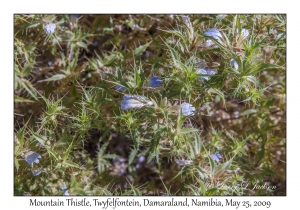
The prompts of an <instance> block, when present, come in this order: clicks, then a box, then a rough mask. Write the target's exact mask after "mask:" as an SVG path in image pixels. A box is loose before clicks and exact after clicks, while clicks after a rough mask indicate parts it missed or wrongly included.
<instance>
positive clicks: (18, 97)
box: [14, 95, 34, 103]
mask: <svg viewBox="0 0 300 210" xmlns="http://www.w3.org/2000/svg"><path fill="white" fill-rule="evenodd" d="M14 102H16V103H23V102H26V103H32V102H34V101H32V100H29V99H26V98H22V97H20V96H17V95H14Z"/></svg>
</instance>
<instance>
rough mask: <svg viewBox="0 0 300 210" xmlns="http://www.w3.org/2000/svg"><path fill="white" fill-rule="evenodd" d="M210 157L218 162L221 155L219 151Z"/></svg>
mask: <svg viewBox="0 0 300 210" xmlns="http://www.w3.org/2000/svg"><path fill="white" fill-rule="evenodd" d="M210 157H211V159H213V160H215V161H217V162H220V159H222V155H220V154H219V153H216V154H212V155H211V156H210Z"/></svg>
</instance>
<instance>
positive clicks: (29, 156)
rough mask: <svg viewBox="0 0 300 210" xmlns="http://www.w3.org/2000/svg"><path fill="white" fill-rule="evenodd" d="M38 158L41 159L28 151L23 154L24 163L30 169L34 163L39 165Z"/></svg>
mask: <svg viewBox="0 0 300 210" xmlns="http://www.w3.org/2000/svg"><path fill="white" fill-rule="evenodd" d="M38 158H42V157H41V156H40V155H39V154H38V153H36V152H32V151H30V152H28V153H26V154H25V161H26V162H27V163H28V164H29V165H30V167H32V166H33V163H36V164H38V163H39V159H38Z"/></svg>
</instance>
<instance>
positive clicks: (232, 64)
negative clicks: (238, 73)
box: [230, 58, 239, 70]
mask: <svg viewBox="0 0 300 210" xmlns="http://www.w3.org/2000/svg"><path fill="white" fill-rule="evenodd" d="M230 66H231V68H235V69H236V70H238V69H239V64H238V63H237V62H236V61H235V60H234V59H233V58H232V59H231V60H230Z"/></svg>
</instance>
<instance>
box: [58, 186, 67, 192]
mask: <svg viewBox="0 0 300 210" xmlns="http://www.w3.org/2000/svg"><path fill="white" fill-rule="evenodd" d="M60 189H61V190H63V191H65V190H67V189H68V188H67V186H63V187H62V188H60Z"/></svg>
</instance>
